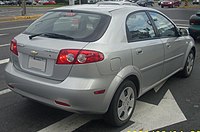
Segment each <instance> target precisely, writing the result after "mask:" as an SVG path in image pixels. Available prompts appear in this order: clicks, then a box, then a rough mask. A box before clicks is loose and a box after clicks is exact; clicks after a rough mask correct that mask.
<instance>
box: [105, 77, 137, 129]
mask: <svg viewBox="0 0 200 132" xmlns="http://www.w3.org/2000/svg"><path fill="white" fill-rule="evenodd" d="M135 102H136V87H135V85H134V83H133V82H132V81H130V80H125V81H124V82H123V83H122V84H121V85H120V86H119V88H118V89H117V91H116V93H115V95H114V97H113V99H112V101H111V104H110V107H109V109H108V111H107V113H106V114H105V115H104V120H105V121H106V122H107V123H109V124H111V125H113V126H122V125H124V124H126V123H127V122H128V121H129V119H130V118H131V116H132V114H133V111H134V108H135Z"/></svg>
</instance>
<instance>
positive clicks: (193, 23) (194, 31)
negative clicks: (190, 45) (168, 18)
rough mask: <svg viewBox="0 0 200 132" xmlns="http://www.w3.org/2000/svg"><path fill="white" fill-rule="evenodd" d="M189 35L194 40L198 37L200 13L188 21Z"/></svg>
mask: <svg viewBox="0 0 200 132" xmlns="http://www.w3.org/2000/svg"><path fill="white" fill-rule="evenodd" d="M189 23H190V26H189V33H190V35H191V36H192V37H193V38H194V39H197V38H199V37H200V11H199V12H197V13H196V14H194V15H192V16H191V17H190V20H189Z"/></svg>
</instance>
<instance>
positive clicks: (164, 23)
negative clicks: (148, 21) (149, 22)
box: [150, 12, 176, 37]
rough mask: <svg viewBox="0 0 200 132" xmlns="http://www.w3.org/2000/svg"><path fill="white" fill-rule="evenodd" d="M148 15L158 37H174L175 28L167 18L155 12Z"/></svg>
mask: <svg viewBox="0 0 200 132" xmlns="http://www.w3.org/2000/svg"><path fill="white" fill-rule="evenodd" d="M150 15H151V17H152V19H153V21H154V23H155V25H156V27H157V29H158V32H159V34H160V37H175V36H176V28H175V26H174V25H173V24H172V23H171V22H170V21H169V20H168V19H167V18H165V17H164V16H163V15H161V14H159V13H156V12H150Z"/></svg>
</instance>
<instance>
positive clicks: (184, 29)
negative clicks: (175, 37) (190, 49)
mask: <svg viewBox="0 0 200 132" xmlns="http://www.w3.org/2000/svg"><path fill="white" fill-rule="evenodd" d="M179 33H180V35H181V36H188V35H189V31H188V30H187V29H186V28H179Z"/></svg>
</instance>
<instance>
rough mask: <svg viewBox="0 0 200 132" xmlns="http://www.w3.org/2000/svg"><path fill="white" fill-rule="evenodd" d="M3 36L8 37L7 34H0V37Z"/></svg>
mask: <svg viewBox="0 0 200 132" xmlns="http://www.w3.org/2000/svg"><path fill="white" fill-rule="evenodd" d="M5 35H8V34H0V36H5Z"/></svg>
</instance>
